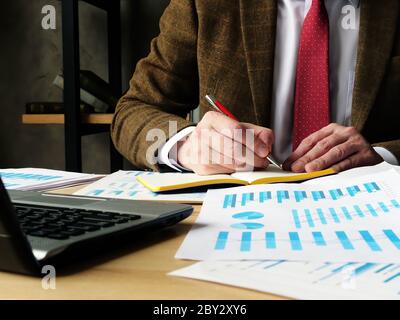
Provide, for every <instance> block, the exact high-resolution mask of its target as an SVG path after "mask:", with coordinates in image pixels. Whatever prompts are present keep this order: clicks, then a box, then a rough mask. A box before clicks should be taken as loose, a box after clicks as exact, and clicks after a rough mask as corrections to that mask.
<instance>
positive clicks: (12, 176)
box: [0, 172, 62, 181]
mask: <svg viewBox="0 0 400 320" xmlns="http://www.w3.org/2000/svg"><path fill="white" fill-rule="evenodd" d="M0 177H1V178H2V179H21V180H35V181H49V180H55V179H60V178H62V176H57V175H54V176H52V175H42V174H29V173H13V172H2V173H0Z"/></svg>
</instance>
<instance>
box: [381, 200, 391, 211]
mask: <svg viewBox="0 0 400 320" xmlns="http://www.w3.org/2000/svg"><path fill="white" fill-rule="evenodd" d="M379 207H380V208H381V209H382V211H383V212H385V213H388V212H389V211H390V210H389V208H388V207H387V206H386V204H384V203H383V202H379Z"/></svg>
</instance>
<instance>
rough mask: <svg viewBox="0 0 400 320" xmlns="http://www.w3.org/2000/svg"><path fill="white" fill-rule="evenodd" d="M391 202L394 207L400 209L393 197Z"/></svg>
mask: <svg viewBox="0 0 400 320" xmlns="http://www.w3.org/2000/svg"><path fill="white" fill-rule="evenodd" d="M391 202H392V205H393V206H394V207H395V208H397V209H400V204H399V203H398V202H397V201H396V200H394V199H393V200H392V201H391Z"/></svg>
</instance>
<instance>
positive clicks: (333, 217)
mask: <svg viewBox="0 0 400 320" xmlns="http://www.w3.org/2000/svg"><path fill="white" fill-rule="evenodd" d="M329 212H330V213H331V216H332V219H333V221H334V222H335V223H340V219H339V216H338V214H337V213H336V210H335V209H333V208H329Z"/></svg>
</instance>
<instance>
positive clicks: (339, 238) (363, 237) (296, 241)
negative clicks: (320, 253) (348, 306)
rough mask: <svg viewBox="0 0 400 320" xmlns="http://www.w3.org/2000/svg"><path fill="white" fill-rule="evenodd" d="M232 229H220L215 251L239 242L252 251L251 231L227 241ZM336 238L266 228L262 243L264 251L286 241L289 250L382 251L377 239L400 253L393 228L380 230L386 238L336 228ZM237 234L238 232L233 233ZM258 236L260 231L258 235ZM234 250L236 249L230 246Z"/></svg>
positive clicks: (398, 242) (284, 244)
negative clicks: (339, 248) (237, 239)
mask: <svg viewBox="0 0 400 320" xmlns="http://www.w3.org/2000/svg"><path fill="white" fill-rule="evenodd" d="M231 233H232V231H220V232H219V233H218V234H217V237H216V241H215V244H214V250H217V251H221V250H225V249H227V246H228V244H229V245H230V246H232V245H236V244H237V243H239V247H236V250H237V249H238V250H239V251H241V252H250V251H251V250H252V244H253V242H258V240H253V238H254V239H255V237H256V236H253V232H252V231H243V232H242V233H240V241H239V242H238V241H235V240H232V241H229V238H230V237H231ZM334 234H335V239H332V238H330V239H329V240H327V237H326V236H325V235H324V233H323V232H322V231H312V232H310V234H309V235H311V239H312V241H310V240H309V238H307V239H306V240H304V239H303V238H302V237H304V235H305V233H302V234H300V233H299V232H295V231H290V232H288V233H287V235H286V236H282V235H281V236H280V237H278V235H277V234H276V232H273V231H267V232H265V233H264V243H265V250H267V251H268V250H277V249H279V247H280V246H281V247H282V246H286V245H287V243H289V244H290V249H291V250H292V251H302V250H304V248H305V247H307V246H308V247H310V246H315V247H326V248H327V247H329V246H332V245H335V246H337V244H339V245H340V247H341V249H342V250H345V251H354V250H356V249H357V248H360V247H366V248H368V250H369V251H371V252H382V251H383V250H384V249H383V246H381V245H380V242H387V241H389V242H390V243H391V244H392V245H393V246H394V248H396V249H397V250H399V253H400V238H399V236H400V233H398V234H396V233H395V232H394V231H393V230H390V229H389V230H383V234H384V235H385V237H384V238H383V237H380V239H379V240H378V239H377V238H376V237H374V236H373V235H372V234H371V233H370V232H369V231H367V230H359V231H358V235H359V239H355V240H354V239H353V238H351V237H350V235H349V234H348V232H347V231H342V230H338V231H335V232H334ZM235 236H237V233H235ZM257 236H259V234H257ZM230 249H231V250H232V249H235V248H232V247H231V248H230Z"/></svg>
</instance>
